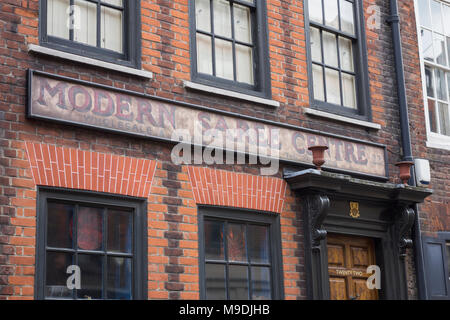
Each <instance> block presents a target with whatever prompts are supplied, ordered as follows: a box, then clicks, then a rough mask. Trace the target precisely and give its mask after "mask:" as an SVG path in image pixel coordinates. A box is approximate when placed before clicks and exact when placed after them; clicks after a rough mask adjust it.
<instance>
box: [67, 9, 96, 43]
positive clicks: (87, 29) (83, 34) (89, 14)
mask: <svg viewBox="0 0 450 320" xmlns="http://www.w3.org/2000/svg"><path fill="white" fill-rule="evenodd" d="M74 4H75V6H76V7H75V8H76V10H79V12H77V13H76V16H77V15H78V16H79V19H80V20H79V23H75V26H74V30H73V40H75V41H78V42H82V43H85V44H88V45H91V46H96V45H97V5H96V4H94V3H91V2H88V1H79V0H76V1H75V2H74ZM76 16H75V21H76Z"/></svg>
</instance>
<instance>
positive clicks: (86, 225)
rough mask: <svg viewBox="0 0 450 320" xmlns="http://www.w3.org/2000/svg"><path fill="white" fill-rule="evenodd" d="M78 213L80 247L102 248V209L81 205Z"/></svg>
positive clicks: (88, 248) (87, 248)
mask: <svg viewBox="0 0 450 320" xmlns="http://www.w3.org/2000/svg"><path fill="white" fill-rule="evenodd" d="M77 215H78V219H77V241H78V248H80V249H84V250H101V249H102V237H103V220H102V218H103V217H102V209H99V208H88V207H80V208H79V209H78V213H77Z"/></svg>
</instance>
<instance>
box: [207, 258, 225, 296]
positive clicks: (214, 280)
mask: <svg viewBox="0 0 450 320" xmlns="http://www.w3.org/2000/svg"><path fill="white" fill-rule="evenodd" d="M205 286H206V299H210V300H225V299H226V298H227V293H226V284H225V266H224V265H221V264H209V263H207V264H206V266H205Z"/></svg>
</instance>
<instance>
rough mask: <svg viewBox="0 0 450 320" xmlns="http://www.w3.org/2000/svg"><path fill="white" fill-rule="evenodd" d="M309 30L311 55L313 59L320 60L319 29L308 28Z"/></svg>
mask: <svg viewBox="0 0 450 320" xmlns="http://www.w3.org/2000/svg"><path fill="white" fill-rule="evenodd" d="M310 30H311V33H310V35H311V38H310V44H311V56H312V60H313V61H317V62H322V44H321V43H320V31H319V29H317V28H313V27H311V28H310Z"/></svg>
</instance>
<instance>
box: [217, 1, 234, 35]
mask: <svg viewBox="0 0 450 320" xmlns="http://www.w3.org/2000/svg"><path fill="white" fill-rule="evenodd" d="M213 8H214V34H216V35H219V36H224V37H228V38H231V13H230V3H229V2H228V1H225V0H214V2H213Z"/></svg>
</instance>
